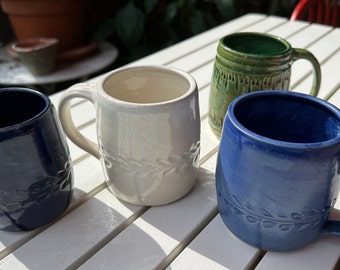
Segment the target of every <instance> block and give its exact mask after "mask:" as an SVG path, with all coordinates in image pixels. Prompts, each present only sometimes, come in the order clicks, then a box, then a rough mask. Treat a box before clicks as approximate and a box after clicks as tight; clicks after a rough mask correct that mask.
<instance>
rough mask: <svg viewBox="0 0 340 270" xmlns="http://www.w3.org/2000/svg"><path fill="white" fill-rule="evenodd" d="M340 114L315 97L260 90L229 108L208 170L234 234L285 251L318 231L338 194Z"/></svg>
mask: <svg viewBox="0 0 340 270" xmlns="http://www.w3.org/2000/svg"><path fill="white" fill-rule="evenodd" d="M339 161H340V111H339V110H338V109H337V108H336V107H334V106H333V105H331V104H329V103H327V102H326V101H323V100H321V99H318V98H315V97H312V96H309V95H305V94H298V93H291V92H288V91H277V90H276V91H260V92H255V93H250V94H245V95H243V96H241V97H238V98H236V99H235V100H234V101H233V102H232V103H231V104H230V106H229V108H228V112H227V114H226V118H225V122H224V127H223V132H222V136H221V144H220V150H219V155H218V160H217V167H216V190H217V198H218V199H217V200H218V207H219V210H220V214H221V216H222V219H223V221H224V223H225V224H226V225H227V227H228V228H229V229H230V231H231V232H233V233H234V234H235V235H236V236H238V237H239V238H241V239H242V240H244V241H246V242H248V243H250V244H252V245H255V246H257V247H259V248H261V249H266V250H274V251H286V250H291V249H294V248H298V247H300V246H303V245H305V244H307V243H309V242H311V241H314V240H315V239H317V238H318V237H319V236H320V235H321V234H327V233H332V234H334V235H338V236H339V235H340V234H339V232H340V223H339V222H338V221H329V220H328V215H329V213H330V211H331V210H332V208H333V206H334V204H335V201H336V199H337V196H338V193H339V185H340V183H339V181H340V178H339Z"/></svg>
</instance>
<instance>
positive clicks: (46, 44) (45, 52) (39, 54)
mask: <svg viewBox="0 0 340 270" xmlns="http://www.w3.org/2000/svg"><path fill="white" fill-rule="evenodd" d="M58 43H59V41H58V39H56V38H41V37H39V38H30V39H26V40H22V41H19V42H15V43H13V44H12V48H11V49H12V50H13V51H14V52H15V53H16V54H17V55H18V57H19V59H20V60H21V62H22V63H23V65H24V66H26V68H27V69H28V70H29V71H30V72H31V73H32V74H33V75H44V74H48V73H50V72H51V71H52V70H53V69H54V67H55V63H56V56H57V49H58Z"/></svg>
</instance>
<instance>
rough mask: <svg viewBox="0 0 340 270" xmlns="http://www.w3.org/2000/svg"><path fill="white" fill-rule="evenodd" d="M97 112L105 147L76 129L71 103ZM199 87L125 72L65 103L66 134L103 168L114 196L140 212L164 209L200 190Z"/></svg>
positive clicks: (144, 70) (166, 75) (153, 73)
mask: <svg viewBox="0 0 340 270" xmlns="http://www.w3.org/2000/svg"><path fill="white" fill-rule="evenodd" d="M76 97H78V98H84V99H87V100H89V101H90V102H92V103H93V104H94V106H95V108H96V123H97V136H98V145H97V144H95V143H94V142H92V141H90V140H89V139H87V138H85V137H84V136H82V135H81V134H80V133H79V131H78V130H77V128H76V127H75V126H74V124H73V122H72V118H71V115H70V101H71V100H72V99H73V98H76ZM198 106H199V104H198V90H197V85H196V82H195V80H194V79H193V78H192V77H191V76H190V75H189V74H187V73H185V72H183V71H180V70H177V69H173V68H167V67H161V66H143V67H130V68H124V69H118V70H115V71H113V72H110V73H108V74H107V75H105V76H103V77H102V78H101V79H100V80H99V81H98V83H97V84H77V85H75V86H73V87H71V88H70V89H68V90H67V91H66V92H65V94H64V95H63V96H62V98H61V101H60V107H59V116H60V120H61V123H62V125H63V128H64V131H65V133H66V134H67V135H68V137H69V138H70V139H71V140H72V141H73V142H74V143H75V144H77V145H78V146H79V147H80V148H82V149H84V150H85V151H87V152H89V153H90V154H92V155H94V156H95V157H96V158H98V159H100V160H101V163H102V167H103V170H104V175H105V178H106V182H107V185H108V188H109V190H110V191H112V192H113V194H115V195H116V196H117V197H118V198H120V199H122V200H124V201H127V202H130V203H133V204H137V205H161V204H166V203H169V202H172V201H174V200H177V199H179V198H181V197H182V196H184V195H185V194H186V193H188V192H189V191H190V189H191V188H192V187H193V185H194V183H195V180H196V176H197V167H198V162H199V152H200V115H199V107H198Z"/></svg>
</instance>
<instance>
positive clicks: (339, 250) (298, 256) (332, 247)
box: [256, 237, 340, 270]
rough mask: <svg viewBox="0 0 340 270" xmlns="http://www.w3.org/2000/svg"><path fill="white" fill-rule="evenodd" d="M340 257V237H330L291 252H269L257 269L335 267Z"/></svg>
mask: <svg viewBox="0 0 340 270" xmlns="http://www.w3.org/2000/svg"><path fill="white" fill-rule="evenodd" d="M339 257H340V238H335V237H328V238H324V239H322V240H319V241H317V242H315V243H313V244H310V245H308V246H306V247H303V248H300V249H298V250H294V251H290V252H268V253H267V254H266V255H265V256H264V258H263V259H262V260H261V261H260V263H259V265H258V267H257V268H256V270H272V269H275V270H287V269H299V270H300V269H308V270H320V269H323V270H326V269H335V268H334V267H335V266H336V263H337V260H338V259H339Z"/></svg>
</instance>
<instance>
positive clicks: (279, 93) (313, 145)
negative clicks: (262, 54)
mask: <svg viewBox="0 0 340 270" xmlns="http://www.w3.org/2000/svg"><path fill="white" fill-rule="evenodd" d="M259 96H267V97H270V96H272V97H273V96H293V97H294V98H295V99H300V100H305V101H308V102H312V103H313V104H317V105H318V106H320V107H322V108H325V109H327V111H329V112H330V113H331V114H333V115H334V117H335V118H338V120H339V122H340V110H339V109H338V108H337V107H336V106H334V105H333V104H331V103H329V102H327V101H325V100H323V99H320V98H318V97H314V96H311V95H308V94H304V93H299V92H291V91H288V90H260V91H256V92H251V93H247V94H244V95H241V96H239V97H237V98H235V99H234V100H233V101H232V102H231V103H230V105H229V108H228V110H227V114H226V117H225V121H224V122H226V121H227V120H228V119H229V121H231V123H232V124H233V125H234V128H236V129H237V130H239V131H240V132H241V133H242V134H244V135H245V136H247V137H249V138H251V139H252V140H255V141H258V142H261V143H264V144H267V145H272V146H274V147H285V148H294V149H316V148H317V149H320V148H323V147H328V146H331V145H334V143H340V131H339V132H338V133H337V135H336V136H334V137H333V138H331V139H328V140H324V141H318V142H310V143H308V142H306V143H304V142H289V141H282V140H276V139H271V138H268V137H266V136H263V135H260V134H257V133H256V132H253V131H251V130H250V129H248V128H246V127H245V126H244V125H243V124H241V122H240V121H239V120H238V119H237V117H236V115H235V107H236V106H237V105H238V104H239V103H241V102H244V101H245V100H247V99H252V98H256V97H259ZM228 114H229V116H228V117H227V115H228ZM223 129H224V128H222V135H221V138H222V136H223Z"/></svg>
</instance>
